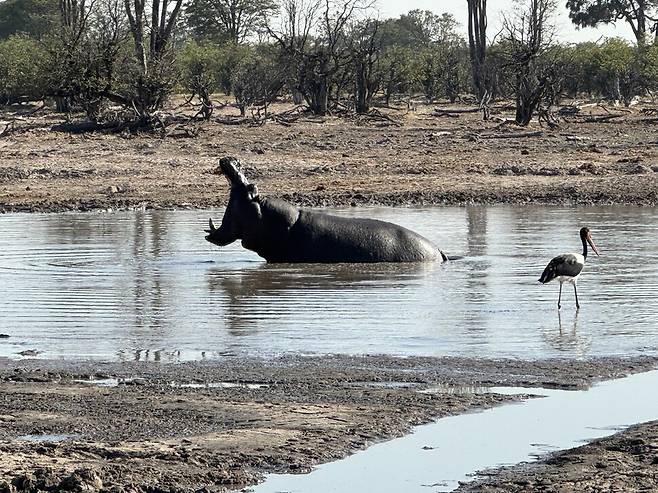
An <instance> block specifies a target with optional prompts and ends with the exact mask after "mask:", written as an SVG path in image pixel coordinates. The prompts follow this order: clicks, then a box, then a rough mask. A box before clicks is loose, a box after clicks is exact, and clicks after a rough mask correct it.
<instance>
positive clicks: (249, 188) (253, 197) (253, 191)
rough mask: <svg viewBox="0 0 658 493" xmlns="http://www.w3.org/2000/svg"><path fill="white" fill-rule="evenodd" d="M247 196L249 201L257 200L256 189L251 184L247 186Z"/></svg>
mask: <svg viewBox="0 0 658 493" xmlns="http://www.w3.org/2000/svg"><path fill="white" fill-rule="evenodd" d="M247 194H248V195H249V199H250V200H254V201H257V200H258V187H257V186H256V185H254V184H253V183H250V184H249V185H247Z"/></svg>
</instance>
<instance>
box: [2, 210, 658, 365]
mask: <svg viewBox="0 0 658 493" xmlns="http://www.w3.org/2000/svg"><path fill="white" fill-rule="evenodd" d="M339 213H341V214H348V215H357V216H358V215H360V216H369V217H376V218H380V219H385V220H392V221H394V222H397V223H399V224H403V225H405V226H408V227H410V228H412V229H414V230H417V231H418V232H420V233H421V234H424V235H425V236H427V237H429V238H431V239H432V240H434V241H435V242H436V243H437V244H439V245H441V247H442V248H443V249H444V250H446V251H447V252H448V253H450V254H456V255H464V256H465V258H464V259H463V260H459V261H455V262H450V263H448V264H445V265H436V264H421V265H409V264H397V265H396V264H391V265H364V264H357V265H266V264H265V263H264V262H262V260H261V259H259V258H258V257H257V256H256V255H255V254H254V253H252V252H248V251H246V250H244V249H242V248H241V246H240V245H239V244H238V243H236V244H234V245H230V246H229V247H226V248H222V249H218V248H216V247H213V246H212V245H210V244H208V243H206V242H205V241H204V240H203V231H202V230H203V228H204V226H205V221H206V218H207V217H208V214H209V212H207V211H202V212H190V211H187V212H180V211H179V212H171V211H170V212H166V211H160V212H150V211H147V212H131V213H114V214H52V215H38V214H36V215H21V214H10V215H4V216H0V227H1V228H2V231H3V235H2V236H1V237H0V276H1V278H2V281H3V282H2V283H0V332H2V333H8V334H9V335H10V337H9V338H8V339H2V340H0V355H9V356H13V357H16V356H17V354H18V353H19V352H22V351H25V350H31V349H35V350H38V351H41V354H40V355H41V356H43V357H60V356H61V357H85V358H86V357H96V358H112V359H114V358H118V359H122V360H135V361H178V360H185V359H190V358H193V359H201V358H204V357H207V358H217V357H223V356H225V355H235V354H259V355H272V354H280V353H285V352H302V353H391V354H402V355H408V354H423V355H464V354H466V355H475V356H490V357H501V356H514V357H529V358H544V357H554V356H568V357H577V358H581V357H586V356H592V355H609V354H633V353H634V352H639V351H642V352H644V353H647V352H658V351H657V349H656V348H657V346H658V322H657V321H658V303H656V301H657V298H658V238H657V237H656V235H655V230H656V225H658V212H657V211H656V210H655V209H650V208H628V207H598V208H555V207H467V208H423V209H350V210H346V211H340V212H339ZM210 214H211V215H215V216H220V215H221V211H220V212H217V211H212V212H210ZM585 224H586V225H588V226H589V227H590V228H592V230H593V232H594V234H595V236H596V238H597V243H598V244H599V245H600V246H601V248H602V249H603V255H602V256H601V257H595V258H592V259H591V261H589V260H588V263H587V266H586V267H585V271H584V273H583V276H582V278H581V279H580V281H579V287H580V288H581V289H580V290H579V296H580V300H581V305H582V308H581V310H580V312H579V313H578V314H577V315H576V314H574V311H575V310H571V308H572V306H571V305H567V306H564V307H563V310H562V313H561V314H558V312H557V310H556V306H555V301H556V299H555V298H556V296H557V286H556V285H553V284H550V285H547V286H542V285H538V284H537V278H538V277H539V274H540V273H541V271H542V269H543V268H544V266H545V264H546V262H547V260H548V259H550V258H552V257H553V256H555V255H556V254H558V253H560V252H563V251H570V250H578V248H579V246H580V245H579V240H578V229H579V227H580V226H582V225H585ZM27 227H29V228H30V229H29V230H30V231H34V232H38V234H31V235H26V234H25V231H26V228H27ZM616 252H624V255H617V254H616ZM564 294H565V296H566V294H567V292H566V291H565V293H564Z"/></svg>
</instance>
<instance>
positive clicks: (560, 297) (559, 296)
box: [557, 283, 562, 310]
mask: <svg viewBox="0 0 658 493" xmlns="http://www.w3.org/2000/svg"><path fill="white" fill-rule="evenodd" d="M561 301H562V283H560V294H559V295H558V297H557V309H558V310H559V309H560V308H562V305H561V304H560V302H561Z"/></svg>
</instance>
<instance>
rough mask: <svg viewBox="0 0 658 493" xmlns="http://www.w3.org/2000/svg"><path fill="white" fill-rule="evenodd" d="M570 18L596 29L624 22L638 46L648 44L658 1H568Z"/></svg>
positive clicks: (578, 23)
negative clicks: (647, 40) (619, 21)
mask: <svg viewBox="0 0 658 493" xmlns="http://www.w3.org/2000/svg"><path fill="white" fill-rule="evenodd" d="M567 8H568V9H569V17H570V18H571V20H572V21H573V23H574V24H576V25H577V26H580V27H596V26H598V25H599V24H613V23H614V22H615V21H618V20H624V21H626V23H627V24H628V25H629V26H630V27H631V29H632V30H633V33H634V34H635V39H636V40H637V43H638V44H640V45H641V44H644V43H645V42H646V36H647V33H648V30H647V27H648V24H650V23H651V22H655V17H656V9H657V8H658V0H567Z"/></svg>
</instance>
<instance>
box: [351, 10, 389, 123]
mask: <svg viewBox="0 0 658 493" xmlns="http://www.w3.org/2000/svg"><path fill="white" fill-rule="evenodd" d="M379 27H380V22H379V21H378V20H376V19H368V20H366V21H364V22H362V23H359V24H357V25H356V26H355V27H354V28H353V29H352V33H351V36H350V48H351V52H352V60H353V62H354V79H355V80H354V86H355V87H354V108H355V109H356V112H357V113H359V114H364V113H368V111H370V104H371V103H372V98H373V96H374V95H375V93H376V92H377V89H379V85H380V77H379V74H378V73H377V65H378V63H379V57H380V55H381V49H382V38H381V35H380V32H379Z"/></svg>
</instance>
